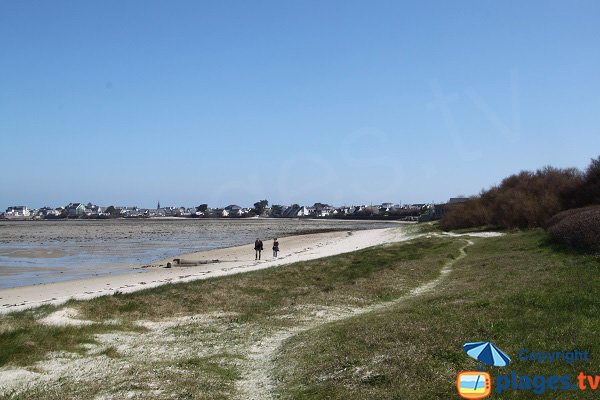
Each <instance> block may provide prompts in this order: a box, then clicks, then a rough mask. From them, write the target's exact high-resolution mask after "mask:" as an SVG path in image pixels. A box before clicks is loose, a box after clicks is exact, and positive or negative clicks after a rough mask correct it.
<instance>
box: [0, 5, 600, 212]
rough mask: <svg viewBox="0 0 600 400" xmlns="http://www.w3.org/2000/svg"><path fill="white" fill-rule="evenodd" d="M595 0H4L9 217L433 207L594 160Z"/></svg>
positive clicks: (3, 162)
mask: <svg viewBox="0 0 600 400" xmlns="http://www.w3.org/2000/svg"><path fill="white" fill-rule="evenodd" d="M599 42H600V2H597V1H563V2H556V1H529V2H520V1H497V2H492V1H458V2H447V1H423V2H417V1H412V2H408V1H403V2H401V1H389V2H388V1H376V2H353V1H327V2H321V1H296V2H291V1H283V2H282V1H254V2H247V1H228V2H202V1H172V2H171V1H146V0H145V1H96V2H72V1H58V0H57V1H51V2H49V1H48V2H42V1H3V2H0V54H1V61H0V139H1V143H2V145H1V148H2V154H1V156H0V168H1V171H2V173H1V174H0V208H2V209H3V208H6V207H8V206H11V205H28V206H30V207H40V206H44V205H50V206H59V205H64V204H66V203H69V202H88V201H92V202H94V203H97V204H100V205H110V204H117V205H138V206H140V207H150V206H154V205H155V204H156V201H157V200H160V201H161V203H162V204H163V205H176V206H179V205H187V206H192V205H197V204H200V203H205V202H207V203H208V204H209V205H211V206H224V205H227V204H230V203H237V204H240V205H251V204H252V203H254V202H255V201H257V200H260V199H263V198H266V199H268V200H269V201H270V202H271V203H280V204H287V203H292V202H297V203H306V204H312V203H314V202H317V201H320V202H326V203H333V204H340V205H341V204H353V203H371V202H372V203H377V202H382V201H391V202H400V201H401V202H404V203H407V202H408V203H410V202H426V201H427V202H428V201H444V200H446V199H447V198H448V197H450V196H455V195H458V194H466V195H470V194H476V193H478V192H479V191H480V190H481V189H482V188H487V187H489V186H491V185H493V184H496V183H498V182H499V181H500V180H501V179H502V178H503V177H505V176H507V175H509V174H511V173H515V172H518V171H520V170H523V169H535V168H539V167H542V166H544V165H548V164H550V165H554V166H558V167H570V166H574V167H579V168H583V167H585V166H586V165H587V164H588V163H589V160H590V158H592V157H597V156H598V155H599V153H600V152H599V150H600V146H598V145H599V144H600V140H598V138H599V137H600V124H599V119H600V112H599V110H600V79H599V78H598V71H600V51H598V43H599Z"/></svg>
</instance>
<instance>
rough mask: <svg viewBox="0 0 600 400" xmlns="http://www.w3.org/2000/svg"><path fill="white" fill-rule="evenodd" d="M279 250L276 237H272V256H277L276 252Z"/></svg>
mask: <svg viewBox="0 0 600 400" xmlns="http://www.w3.org/2000/svg"><path fill="white" fill-rule="evenodd" d="M278 252H279V242H278V241H277V238H275V239H273V257H275V258H277V253H278Z"/></svg>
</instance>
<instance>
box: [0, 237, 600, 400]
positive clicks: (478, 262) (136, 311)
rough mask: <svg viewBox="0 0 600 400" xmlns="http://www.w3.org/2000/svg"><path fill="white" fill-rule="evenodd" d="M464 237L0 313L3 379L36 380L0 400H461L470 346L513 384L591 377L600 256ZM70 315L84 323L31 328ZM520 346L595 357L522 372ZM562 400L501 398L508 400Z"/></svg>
mask: <svg viewBox="0 0 600 400" xmlns="http://www.w3.org/2000/svg"><path fill="white" fill-rule="evenodd" d="M470 240H471V242H470V243H469V242H467V240H466V239H465V238H464V237H440V236H439V235H437V236H436V235H433V236H431V237H421V238H418V239H414V240H412V241H409V242H404V243H399V244H393V245H387V246H378V247H374V248H369V249H365V250H361V251H358V252H355V253H350V254H345V255H340V256H335V257H329V258H325V259H320V260H315V261H310V262H303V263H297V264H293V265H289V266H285V267H279V268H274V269H269V270H262V271H257V272H252V273H247V274H242V275H236V276H230V277H224V278H218V279H212V280H206V281H196V282H191V283H186V284H177V285H166V286H162V287H158V288H155V289H150V290H146V291H141V292H137V293H132V294H127V295H124V294H120V295H114V296H107V297H101V298H97V299H94V300H91V301H71V302H69V303H67V304H65V305H64V306H62V307H59V308H57V307H44V308H39V309H36V310H31V311H27V312H22V313H17V314H11V315H8V316H2V317H0V366H2V368H1V369H0V377H1V376H2V374H8V373H9V372H11V373H14V374H16V375H15V376H19V377H26V378H27V379H26V380H25V381H26V382H30V384H29V386H23V385H20V386H19V387H10V383H7V382H8V381H4V382H5V388H4V390H3V389H1V388H0V393H2V395H3V396H4V397H6V398H13V399H17V398H41V399H58V398H60V399H67V398H98V399H111V398H115V399H117V398H125V397H129V398H139V399H148V398H150V399H152V398H155V399H166V398H190V399H221V398H222V399H226V398H239V399H247V398H277V397H279V398H286V399H287V398H289V399H296V398H306V399H313V398H314V399H319V398H322V399H325V398H328V399H329V398H331V399H336V398H340V399H341V398H348V399H450V398H458V396H457V394H456V388H455V377H456V374H457V372H459V371H462V370H466V369H474V368H476V367H477V364H476V362H475V361H474V360H471V359H470V358H469V357H468V356H466V355H465V354H464V353H463V352H462V344H463V343H464V342H467V341H478V340H486V341H487V340H489V341H492V342H494V343H495V344H497V345H498V346H499V347H501V348H502V349H503V350H504V351H505V352H507V353H508V354H509V355H510V356H511V357H512V358H513V363H512V364H511V365H510V367H509V368H510V370H514V371H516V372H518V373H519V374H520V375H524V374H529V375H535V374H541V375H553V374H560V375H563V374H565V375H571V376H575V375H576V374H577V373H578V372H579V371H583V372H586V373H593V374H600V362H598V361H597V360H596V358H595V357H594V355H596V354H600V348H599V347H600V346H599V345H598V344H597V340H596V336H597V331H598V329H599V328H600V317H599V315H600V313H599V311H600V305H599V302H598V298H599V295H600V275H599V274H598V272H600V263H599V262H598V260H597V259H595V258H594V257H591V256H586V255H581V254H577V253H572V252H566V251H563V250H560V249H557V248H554V247H552V246H551V245H549V244H548V242H547V239H546V236H545V234H544V233H543V232H542V231H529V232H520V233H511V234H509V235H506V236H503V237H496V238H471V239H470ZM471 244H472V245H471ZM463 251H466V252H467V253H466V257H464V258H462V256H461V254H464V253H462V252H463ZM450 267H451V268H450ZM442 270H444V271H446V272H448V273H447V274H443V279H440V277H441V276H442V274H441V271H442ZM65 310H69V311H70V312H71V314H73V315H76V318H77V319H80V320H84V321H86V322H87V323H88V325H82V326H66V327H56V326H48V325H45V324H42V323H40V319H42V318H44V317H47V316H48V315H54V314H55V313H57V312H61V311H65ZM521 348H528V349H530V350H535V351H558V350H571V349H581V350H589V351H590V353H591V355H592V359H591V361H589V362H585V363H577V364H574V365H569V364H566V363H564V362H563V363H555V364H538V363H532V362H523V361H518V360H516V358H517V354H518V352H519V349H521ZM488 371H490V372H492V375H494V374H499V373H503V371H502V370H500V369H498V368H495V369H493V368H488ZM23 379H24V378H23ZM1 382H3V381H2V380H1V379H0V383H1ZM13 382H14V381H13ZM0 385H1V384H0ZM564 393H565V392H552V391H547V392H546V393H544V395H542V396H534V395H533V393H532V392H531V391H506V392H504V393H503V394H502V398H535V397H540V398H567V397H565V396H564ZM566 393H568V394H569V396H568V398H577V399H579V398H582V399H587V398H589V399H592V398H597V397H598V394H597V393H598V392H592V391H587V392H566ZM491 398H500V397H498V396H497V395H496V394H492V396H491Z"/></svg>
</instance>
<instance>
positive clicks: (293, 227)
mask: <svg viewBox="0 0 600 400" xmlns="http://www.w3.org/2000/svg"><path fill="white" fill-rule="evenodd" d="M387 226H391V224H389V223H385V222H377V221H331V220H306V219H303V220H292V219H180V220H179V219H178V220H161V219H150V220H93V221H90V220H85V221H77V220H76V221H2V222H0V288H9V287H16V286H25V285H35V284H41V283H48V282H56V281H62V280H71V279H79V278H84V277H90V276H100V275H108V274H117V273H124V272H131V270H132V268H134V267H139V266H141V265H144V264H149V263H152V262H154V261H157V260H162V259H165V258H169V257H173V256H176V255H179V254H182V253H191V252H197V251H206V250H211V249H215V248H223V247H230V246H237V245H242V244H245V243H253V242H254V240H255V239H256V238H257V237H260V238H261V239H262V240H263V241H264V242H265V244H266V245H267V248H268V243H267V241H269V240H272V239H273V238H274V237H282V236H289V235H294V234H299V233H304V232H307V231H309V232H310V231H314V230H331V229H344V230H354V229H372V228H384V227H387ZM248 250H249V252H252V251H253V250H252V247H249V249H248Z"/></svg>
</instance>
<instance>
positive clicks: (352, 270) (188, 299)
mask: <svg viewBox="0 0 600 400" xmlns="http://www.w3.org/2000/svg"><path fill="white" fill-rule="evenodd" d="M461 245H462V243H461V242H459V241H456V240H454V239H436V240H430V239H419V240H414V241H412V242H407V243H402V244H396V245H390V246H380V247H376V248H370V249H365V250H361V251H357V252H354V253H349V254H344V255H339V256H335V257H328V258H323V259H319V260H315V261H310V262H301V263H296V264H292V265H289V266H284V267H279V268H273V269H268V270H261V271H255V272H251V273H247V274H241V275H235V276H229V277H223V278H216V279H210V280H203V281H196V282H190V283H185V284H173V285H165V286H161V287H157V288H153V289H148V290H144V291H140V292H135V293H131V294H121V293H120V294H116V295H113V296H105V297H100V298H96V299H93V300H89V301H70V302H68V303H67V304H66V305H65V307H69V308H74V309H77V310H78V311H79V316H78V317H79V318H81V319H89V320H93V321H97V322H99V324H95V325H89V326H77V327H64V328H62V327H61V328H57V327H49V326H45V325H42V324H40V323H39V322H38V320H39V319H40V318H42V317H43V316H45V315H48V314H49V313H51V312H53V311H56V310H57V309H59V308H60V307H58V308H57V307H50V306H48V307H44V308H41V309H37V310H33V311H26V312H22V313H15V314H12V315H8V316H3V317H0V332H1V333H0V366H8V367H10V366H28V365H29V366H31V365H33V363H34V362H36V361H39V360H43V359H44V358H45V357H47V355H48V353H49V352H51V351H67V352H73V353H77V354H80V355H81V356H82V357H88V356H89V355H86V350H85V349H84V347H82V344H86V343H95V342H96V339H95V337H96V335H98V334H103V333H109V332H113V331H123V332H128V331H136V330H137V331H143V329H142V328H139V327H136V326H135V322H136V321H138V320H154V321H161V320H165V319H170V318H173V317H183V316H189V315H197V314H203V315H210V314H211V313H222V317H220V319H219V321H218V322H215V324H214V326H213V325H209V326H206V325H202V326H199V325H185V326H177V327H174V328H171V329H169V330H168V331H167V332H165V334H166V335H174V336H176V337H177V338H178V339H177V340H178V341H179V342H180V343H189V344H190V346H193V345H196V344H198V343H202V344H203V345H202V346H201V347H206V348H213V347H214V348H215V349H217V350H215V351H216V353H215V354H213V355H212V356H208V357H204V356H202V357H189V356H186V357H183V358H181V359H176V360H168V361H164V362H156V361H150V360H149V361H148V362H145V363H143V364H142V365H132V366H131V367H130V372H128V373H127V374H125V375H124V376H123V378H122V379H120V378H118V379H117V378H111V379H113V380H112V381H110V380H108V381H105V382H103V381H102V380H100V381H98V382H92V383H90V384H89V385H78V384H74V383H72V382H64V383H61V385H60V389H57V387H56V386H49V387H47V388H39V387H38V388H32V389H31V390H28V391H25V392H18V393H15V394H14V395H12V396H9V398H23V397H22V396H31V397H35V398H48V399H50V398H57V397H61V396H62V398H86V397H94V396H96V395H98V394H99V393H104V392H105V391H106V390H107V388H111V390H113V391H114V392H115V393H119V394H122V393H124V392H127V393H129V392H131V391H136V390H142V389H143V388H144V387H146V389H144V390H150V389H148V388H147V386H148V385H147V384H148V382H159V383H160V386H161V388H162V389H164V390H165V391H166V392H168V393H174V394H176V396H177V397H178V398H209V399H218V398H230V397H231V396H232V395H233V394H234V393H235V387H234V384H235V381H236V380H238V379H239V377H240V367H239V363H240V359H243V358H244V355H243V354H238V353H236V350H235V349H234V350H232V351H231V354H229V355H223V354H222V353H223V351H222V350H219V348H220V347H223V346H225V347H227V346H233V347H234V346H240V345H246V346H249V345H251V344H252V343H253V341H254V340H260V339H261V338H264V337H268V335H269V334H270V333H271V332H274V331H277V330H279V329H287V328H292V327H294V326H297V325H298V324H301V323H302V321H303V318H305V317H307V314H306V312H307V311H306V309H307V307H308V309H310V310H312V309H319V308H322V307H348V306H350V307H362V306H367V305H371V304H377V303H381V302H383V301H387V300H391V299H394V298H397V297H399V296H402V295H403V294H406V293H407V292H408V291H409V290H410V289H412V288H414V287H415V286H418V285H419V284H422V283H423V282H426V281H429V280H431V279H434V278H435V277H437V276H438V275H439V270H440V269H441V267H442V265H443V264H444V263H445V262H447V261H448V260H449V258H448V255H449V254H450V255H456V254H457V249H458V248H459V247H460V246H461ZM107 320H110V321H112V322H111V324H102V322H104V321H107ZM115 321H116V325H113V324H114V323H115ZM98 356H105V357H107V358H109V359H112V360H116V361H124V362H129V361H130V360H129V359H128V358H127V357H126V356H124V355H123V354H121V352H120V351H119V350H118V348H116V347H115V346H110V347H108V348H106V349H104V350H103V351H101V352H100V353H99V354H98ZM156 371H160V373H157V372H156ZM130 376H135V377H136V382H138V386H139V385H141V386H140V388H138V387H137V386H136V385H134V384H133V383H134V382H133V381H132V380H131V378H130ZM106 379H109V378H106ZM144 385H146V386H144ZM144 396H146V397H147V396H149V395H148V393H146V394H145V395H143V396H142V397H144ZM25 398H26V397H25ZM156 398H161V396H160V395H156Z"/></svg>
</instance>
